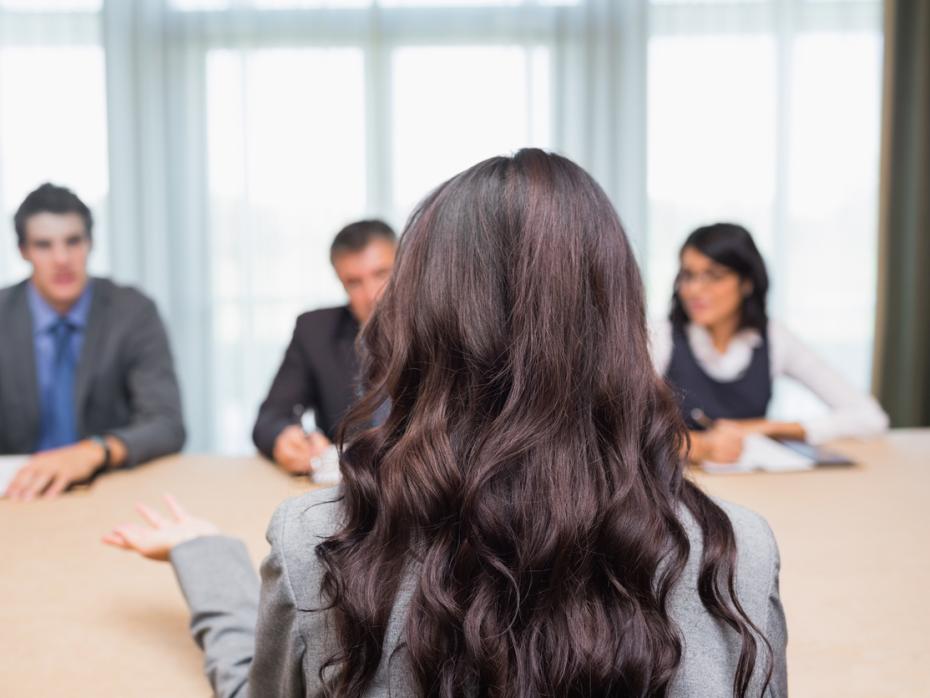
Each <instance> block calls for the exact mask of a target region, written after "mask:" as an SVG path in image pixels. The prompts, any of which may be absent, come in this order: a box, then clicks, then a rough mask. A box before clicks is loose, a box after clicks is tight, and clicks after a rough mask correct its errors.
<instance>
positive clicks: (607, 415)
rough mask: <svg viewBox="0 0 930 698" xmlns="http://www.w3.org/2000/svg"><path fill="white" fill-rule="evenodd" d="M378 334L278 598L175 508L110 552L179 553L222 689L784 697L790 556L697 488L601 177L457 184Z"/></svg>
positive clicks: (429, 220)
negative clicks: (781, 585) (336, 468)
mask: <svg viewBox="0 0 930 698" xmlns="http://www.w3.org/2000/svg"><path fill="white" fill-rule="evenodd" d="M361 343H362V348H363V352H364V359H363V361H364V367H365V369H364V375H363V379H364V384H365V386H366V389H367V393H366V394H365V396H364V397H363V398H362V399H361V401H360V402H359V403H358V404H357V405H356V406H355V408H354V409H353V410H352V412H351V413H350V415H349V417H348V419H347V422H346V424H345V430H344V438H343V440H342V448H343V451H342V461H341V468H342V473H343V481H342V484H341V486H340V488H338V489H336V490H321V491H316V492H311V493H309V494H307V495H304V496H302V497H298V498H295V499H292V500H289V501H287V502H285V503H284V504H283V505H281V507H280V508H279V509H278V511H277V512H276V514H275V516H274V518H273V519H272V522H271V524H270V527H269V530H268V539H269V541H270V543H271V552H270V553H269V556H268V557H267V558H266V560H265V562H264V563H263V566H262V586H261V593H260V595H259V589H258V583H257V580H253V581H251V582H250V581H249V580H250V579H253V577H254V573H251V571H250V568H249V561H248V557H247V555H246V554H245V551H244V548H243V547H242V545H241V544H240V543H237V542H235V541H233V540H232V539H228V538H224V537H222V536H219V535H214V534H215V533H216V532H215V529H213V528H212V527H211V526H210V525H209V524H208V523H206V522H203V521H200V520H198V519H195V518H193V517H190V516H189V515H188V514H186V513H185V512H184V511H183V510H181V509H180V507H178V506H177V504H176V503H174V502H171V503H170V506H171V508H172V512H173V513H172V516H171V517H170V518H161V517H160V516H158V515H157V514H155V513H154V512H151V511H150V510H148V509H145V508H143V510H142V511H143V514H144V516H145V517H146V519H147V520H148V521H149V523H150V527H147V528H143V527H141V526H133V525H128V526H121V527H118V528H117V529H115V530H114V531H113V533H111V534H110V535H108V536H107V538H106V541H107V542H109V543H111V544H113V545H117V546H120V547H123V548H127V549H135V550H137V551H139V552H141V553H143V554H145V555H147V556H149V557H154V558H157V559H168V558H170V560H171V562H172V563H173V564H174V566H175V569H176V571H177V575H178V578H179V580H180V583H181V586H182V588H183V590H184V593H185V596H186V598H187V600H188V603H189V604H190V605H191V608H192V614H193V620H192V629H193V633H194V636H195V638H196V639H197V640H198V642H200V644H201V645H202V646H203V648H204V650H205V652H206V663H207V670H208V674H209V676H210V678H211V681H212V683H213V687H214V690H215V691H216V692H217V694H218V695H221V696H227V695H228V696H232V695H235V696H243V695H246V694H247V693H249V694H251V695H260V696H298V695H301V696H302V695H313V696H316V695H323V696H386V695H395V696H414V695H421V696H444V697H451V696H489V697H500V698H523V697H527V698H528V697H530V696H579V697H581V696H702V697H703V696H730V695H736V696H758V695H763V694H764V695H767V696H783V695H785V693H786V671H785V642H786V635H785V619H784V614H783V612H782V607H781V604H780V602H779V597H778V564H779V563H778V551H777V547H776V544H775V540H774V538H773V536H772V533H771V531H770V529H769V527H768V526H767V525H766V523H765V521H764V520H763V519H762V518H761V517H759V516H758V515H756V514H753V513H751V512H749V511H747V510H745V509H742V508H740V507H737V506H735V505H732V504H725V503H723V502H718V501H714V500H712V499H710V498H709V497H707V496H706V495H704V494H703V493H702V492H701V491H700V490H699V489H698V488H697V487H696V486H695V485H693V484H692V483H691V482H689V481H688V480H686V479H684V478H683V477H682V462H681V457H680V452H681V449H682V447H683V444H684V441H685V439H686V437H687V431H686V429H685V425H684V423H683V422H682V420H681V418H680V416H679V414H678V408H677V405H676V403H675V400H674V398H673V397H672V395H671V394H670V392H669V390H668V389H667V387H666V386H665V384H664V382H663V380H662V378H661V377H660V376H658V375H657V374H656V372H655V371H654V369H653V367H652V364H651V360H650V355H649V344H648V340H647V331H646V323H645V314H644V302H643V288H642V283H641V281H640V276H639V271H638V269H637V266H636V263H635V261H634V258H633V254H632V252H631V249H630V246H629V244H628V242H627V239H626V236H625V235H624V233H623V230H622V228H621V225H620V221H619V220H618V218H617V215H616V213H615V212H614V210H613V208H612V206H611V204H610V203H609V201H608V199H607V197H606V196H605V194H604V192H603V191H602V190H601V189H600V188H599V187H598V186H597V184H596V183H595V182H594V181H593V180H592V179H591V178H590V176H588V175H587V173H585V172H584V171H583V170H582V169H581V168H579V167H578V166H577V165H574V164H573V163H572V162H570V161H568V160H566V159H565V158H562V157H559V156H556V155H550V154H547V153H544V152H543V151H540V150H522V151H520V152H519V153H517V154H516V155H515V156H514V157H498V158H492V159H490V160H486V161H484V162H481V163H479V164H477V165H475V166H474V167H472V168H471V169H469V170H466V171H465V172H463V173H461V174H459V175H458V176H456V177H454V178H452V179H451V180H449V181H448V182H446V183H445V184H443V185H442V186H440V187H439V188H438V189H437V190H436V191H434V192H433V193H432V194H431V195H430V196H429V197H427V199H426V200H425V201H424V202H423V203H422V204H421V205H420V206H419V208H418V209H417V211H416V212H415V213H414V215H413V216H412V218H411V220H410V222H409V224H408V226H407V229H406V231H405V233H404V235H403V237H402V239H401V244H400V251H399V255H398V258H397V264H396V267H395V272H394V275H393V277H392V279H391V281H390V282H389V284H388V286H387V288H386V290H385V293H384V296H383V297H382V298H381V300H380V302H379V304H378V306H377V308H376V310H375V312H374V314H373V315H372V316H371V318H370V320H369V322H368V323H367V325H366V326H365V328H364V330H363V333H362V337H361ZM385 400H389V402H390V414H389V416H388V417H387V420H386V421H385V422H384V423H383V424H381V425H380V426H378V427H376V428H366V427H365V426H364V425H366V424H368V423H370V418H371V416H372V413H373V412H374V411H375V409H377V408H378V407H379V406H380V405H382V404H383V403H384V401H385ZM250 574H251V575H252V576H250ZM256 604H257V609H256ZM253 648H254V649H253Z"/></svg>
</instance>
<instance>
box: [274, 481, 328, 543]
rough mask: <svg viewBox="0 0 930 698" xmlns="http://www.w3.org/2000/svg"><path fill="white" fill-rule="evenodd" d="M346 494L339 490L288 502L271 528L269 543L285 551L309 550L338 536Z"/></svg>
mask: <svg viewBox="0 0 930 698" xmlns="http://www.w3.org/2000/svg"><path fill="white" fill-rule="evenodd" d="M341 511H342V491H341V490H340V488H338V487H328V488H325V489H318V490H312V491H310V492H306V493H304V494H301V495H297V496H296V497H290V498H288V499H285V500H284V501H283V502H282V503H281V504H279V505H278V508H277V509H276V510H275V512H274V515H273V516H272V517H271V523H270V524H269V525H268V539H269V542H270V543H272V545H277V546H278V547H279V548H280V549H281V550H282V551H284V552H287V551H288V550H289V549H290V548H292V547H296V548H305V547H306V546H307V543H308V542H310V541H313V540H315V541H316V542H319V541H321V540H323V539H324V538H327V537H328V536H330V535H332V534H333V533H335V531H336V530H337V528H338V527H339V524H340V521H341V519H340V513H341Z"/></svg>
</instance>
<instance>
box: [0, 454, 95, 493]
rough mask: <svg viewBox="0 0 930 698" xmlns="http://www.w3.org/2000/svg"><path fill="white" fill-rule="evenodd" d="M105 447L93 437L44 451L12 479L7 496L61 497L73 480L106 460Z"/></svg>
mask: <svg viewBox="0 0 930 698" xmlns="http://www.w3.org/2000/svg"><path fill="white" fill-rule="evenodd" d="M104 457H105V455H104V452H103V447H102V446H101V445H100V444H98V443H95V442H93V441H90V440H87V441H81V442H79V443H76V444H72V445H71V446H64V447H62V448H55V449H52V450H51V451H42V452H40V453H37V454H35V455H34V456H33V457H32V458H30V459H29V462H27V463H26V465H24V466H23V467H22V468H20V470H19V472H18V473H17V474H16V477H15V478H14V479H13V482H11V483H10V486H9V487H8V488H7V490H6V496H7V497H9V498H10V499H17V500H20V501H29V500H31V499H34V498H36V497H38V496H40V495H41V496H42V497H43V498H44V499H51V498H53V497H57V496H58V495H59V494H61V493H62V492H64V491H65V489H66V488H67V487H68V485H70V484H71V483H73V482H79V481H81V480H86V479H87V478H89V477H90V476H91V475H93V474H94V471H95V470H96V469H97V468H98V467H100V464H101V463H103V459H104Z"/></svg>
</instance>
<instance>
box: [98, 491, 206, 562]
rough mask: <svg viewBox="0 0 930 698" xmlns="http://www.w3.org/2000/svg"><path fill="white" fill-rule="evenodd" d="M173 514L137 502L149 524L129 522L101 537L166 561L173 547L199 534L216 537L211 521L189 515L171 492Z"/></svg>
mask: <svg viewBox="0 0 930 698" xmlns="http://www.w3.org/2000/svg"><path fill="white" fill-rule="evenodd" d="M164 499H165V504H167V506H168V511H169V512H170V513H171V515H170V517H169V518H165V517H163V516H162V515H161V514H159V513H158V512H156V511H155V510H153V509H150V508H149V507H147V506H145V505H144V504H138V503H137V504H136V511H138V512H139V514H141V515H142V518H143V519H145V520H146V522H147V523H148V524H149V525H148V526H142V525H140V524H134V523H128V524H123V525H122V526H117V527H116V528H114V529H113V530H112V531H111V532H110V533H108V534H106V535H105V536H104V537H103V538H102V539H101V540H102V541H103V542H104V543H106V544H107V545H112V546H114V547H116V548H122V549H123V550H132V551H135V552H137V553H139V554H140V555H142V556H143V557H147V558H149V559H150V560H158V561H161V562H165V561H167V560H168V556H169V555H170V554H171V549H172V548H173V547H174V546H176V545H180V544H181V543H185V542H187V541H189V540H193V539H194V538H199V537H200V536H214V535H217V534H218V533H219V532H220V531H219V529H218V528H217V527H216V526H215V525H214V524H212V523H210V522H209V521H206V520H204V519H198V518H196V517H194V516H191V515H190V514H188V513H187V512H186V511H185V510H184V509H183V508H181V505H180V504H178V502H177V500H176V499H175V498H174V497H172V496H171V495H170V494H166V495H165V496H164Z"/></svg>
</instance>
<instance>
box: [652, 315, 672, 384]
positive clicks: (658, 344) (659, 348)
mask: <svg viewBox="0 0 930 698" xmlns="http://www.w3.org/2000/svg"><path fill="white" fill-rule="evenodd" d="M649 351H650V353H651V355H652V365H653V366H654V367H655V370H656V373H658V374H659V375H660V376H664V375H665V372H666V371H667V370H668V364H669V362H670V361H671V360H672V323H671V322H669V321H668V320H665V319H658V320H655V321H654V322H650V323H649Z"/></svg>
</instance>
